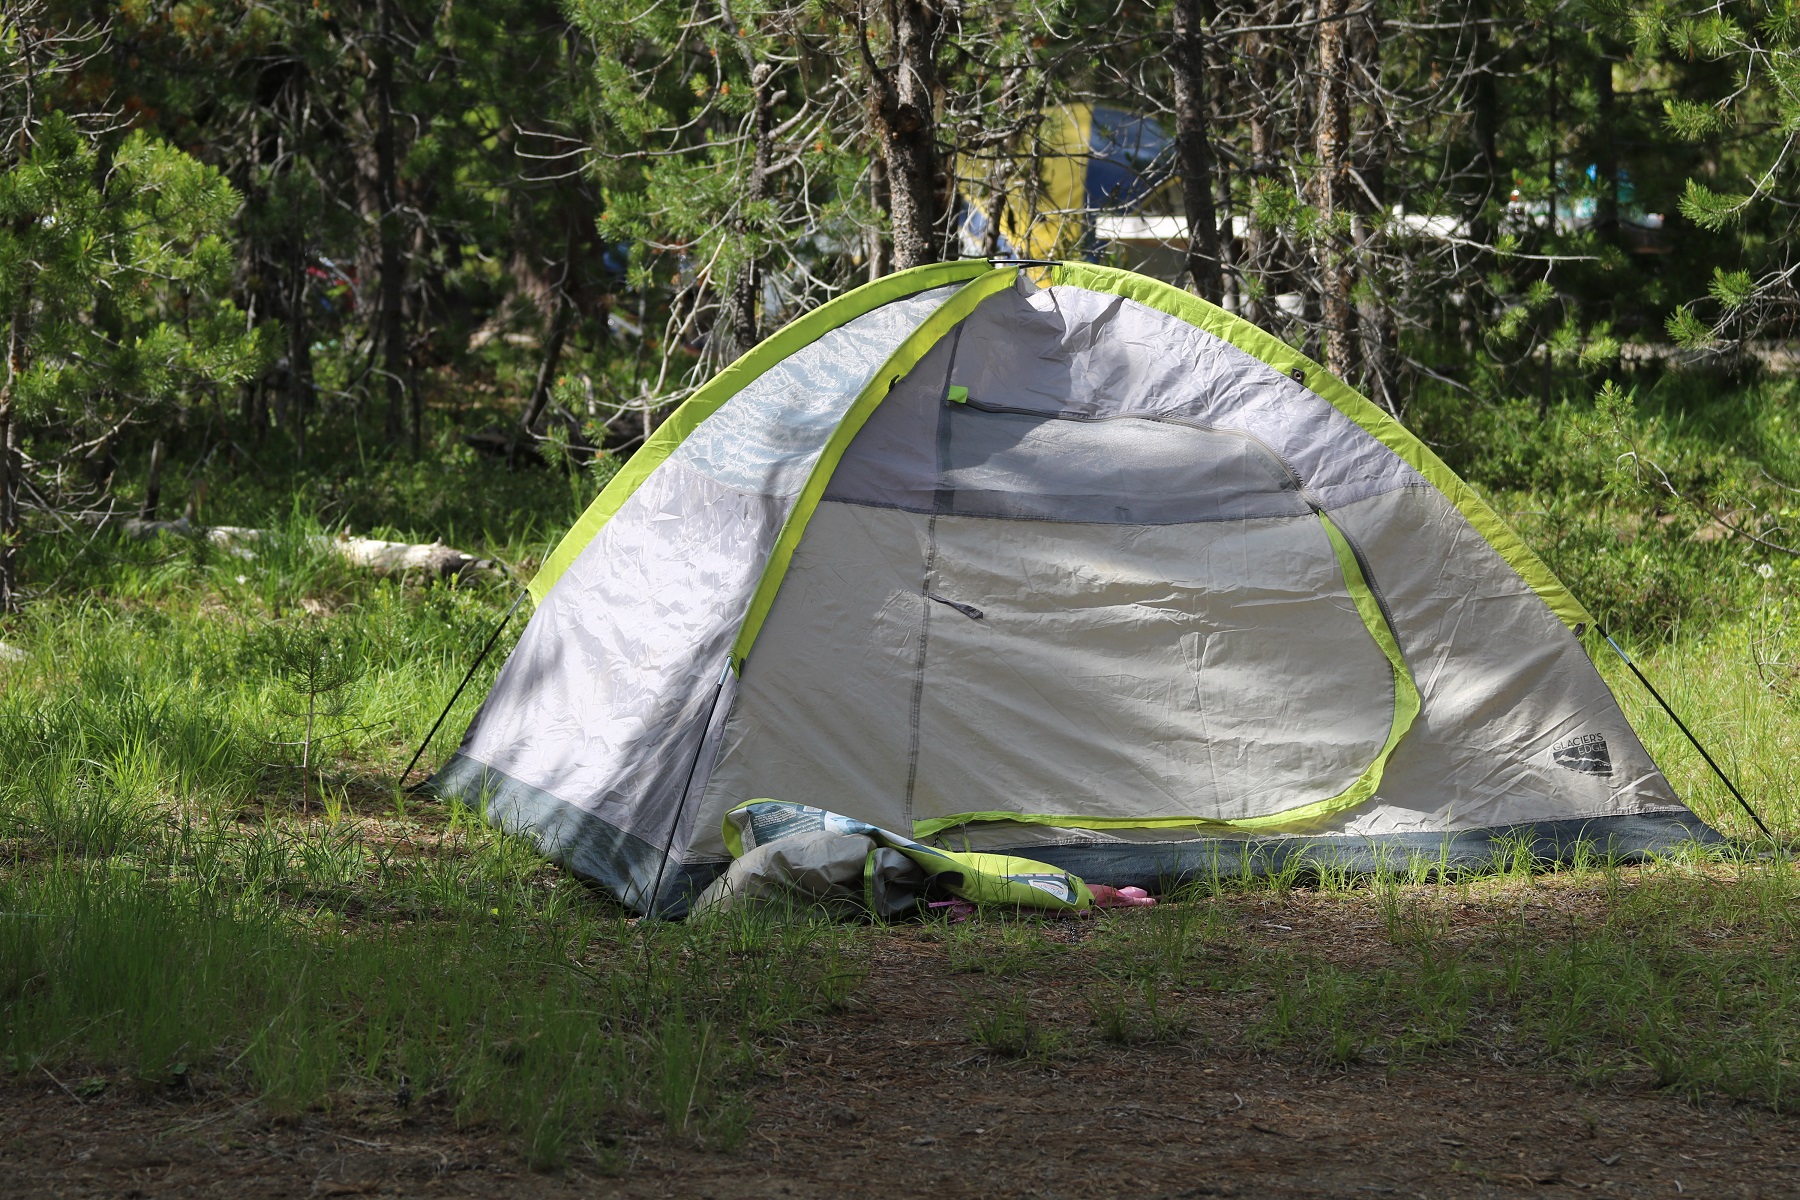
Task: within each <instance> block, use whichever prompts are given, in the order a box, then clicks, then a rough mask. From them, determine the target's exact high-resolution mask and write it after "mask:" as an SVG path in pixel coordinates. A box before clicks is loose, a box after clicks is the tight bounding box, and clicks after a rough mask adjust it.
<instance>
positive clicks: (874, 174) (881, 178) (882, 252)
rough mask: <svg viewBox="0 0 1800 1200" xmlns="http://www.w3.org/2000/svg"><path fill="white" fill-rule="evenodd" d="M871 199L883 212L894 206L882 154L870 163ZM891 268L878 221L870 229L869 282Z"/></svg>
mask: <svg viewBox="0 0 1800 1200" xmlns="http://www.w3.org/2000/svg"><path fill="white" fill-rule="evenodd" d="M869 199H870V200H871V201H873V202H874V204H875V207H876V208H878V209H880V210H881V211H882V212H887V211H888V209H889V208H891V207H892V205H891V204H890V202H889V198H888V185H887V159H885V158H883V157H882V156H881V155H880V154H877V155H875V157H874V160H873V161H871V162H870V163H869ZM891 270H893V262H892V260H891V259H890V258H889V257H888V239H887V237H886V236H885V235H884V234H883V233H882V232H881V225H880V223H879V222H878V223H876V224H875V225H874V226H873V227H871V228H870V230H869V282H871V283H873V282H874V281H875V280H877V279H880V278H881V277H882V276H883V275H886V274H887V273H888V272H889V271H891Z"/></svg>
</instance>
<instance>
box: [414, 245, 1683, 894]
mask: <svg viewBox="0 0 1800 1200" xmlns="http://www.w3.org/2000/svg"><path fill="white" fill-rule="evenodd" d="M640 460H642V461H641V462H640ZM532 592H533V595H534V597H535V598H536V599H537V601H538V607H537V611H536V612H535V614H534V615H533V617H532V620H531V622H530V624H529V626H528V627H527V629H526V630H525V633H524V634H523V636H522V637H521V639H520V642H519V645H518V647H517V649H516V650H515V651H514V652H513V654H512V656H511V658H510V659H509V660H508V662H507V663H506V665H505V666H504V668H503V669H502V670H501V672H500V676H499V678H498V680H497V681H496V683H495V685H494V688H493V690H492V692H491V693H490V695H489V697H488V699H487V702H486V703H485V704H484V706H483V707H482V709H481V711H480V713H479V714H478V715H477V717H476V718H475V720H474V722H473V723H472V724H471V726H470V728H469V731H468V734H467V736H466V737H465V739H464V741H463V743H462V746H461V748H460V749H459V751H458V752H457V754H456V755H455V756H454V757H453V758H452V760H451V762H450V763H449V764H448V765H447V766H446V767H445V769H444V770H443V771H442V772H440V774H439V775H438V777H437V780H436V786H437V788H438V790H439V791H440V792H441V793H443V794H446V795H456V796H460V797H462V798H463V799H465V800H467V801H468V802H470V803H478V804H481V805H483V806H484V807H485V811H486V813H487V814H488V816H489V818H490V819H491V820H493V821H495V822H497V823H499V824H501V825H502V826H504V827H506V828H509V829H513V830H515V831H518V832H521V833H524V834H526V835H528V836H531V837H533V838H534V839H535V840H536V841H537V843H538V844H539V845H540V846H541V847H542V848H543V849H544V851H545V852H546V853H547V854H550V855H552V856H554V857H557V858H558V859H560V860H561V861H563V862H565V863H567V864H568V865H569V866H570V867H571V868H572V869H574V870H576V871H577V872H579V873H581V874H583V875H586V876H588V877H591V878H593V879H595V880H597V881H599V882H601V883H602V884H604V885H605V886H607V887H608V888H610V889H611V890H612V891H613V893H614V894H615V895H617V896H618V897H619V898H620V899H621V900H623V901H624V902H625V903H626V904H628V905H630V906H632V907H633V908H635V909H637V910H639V911H651V910H654V911H656V912H660V913H665V914H674V913H678V912H681V911H683V910H684V909H685V908H686V907H687V905H688V904H689V903H690V901H691V899H692V898H693V897H694V896H696V895H698V894H699V893H700V891H702V890H703V889H704V888H705V887H706V886H707V884H709V883H710V882H711V881H712V880H713V879H714V878H715V877H717V876H718V875H719V874H720V872H721V871H723V870H724V868H725V867H726V865H727V864H728V863H729V862H730V860H731V852H730V849H729V848H728V846H727V841H726V838H727V828H726V816H727V814H728V813H730V812H732V811H733V810H734V809H737V808H739V807H740V806H742V805H743V804H745V803H746V802H747V801H750V800H752V799H756V798H761V797H774V798H777V799H778V800H781V801H785V802H792V803H796V804H802V805H811V806H815V807H817V808H820V809H825V810H830V811H833V812H837V813H842V814H844V815H846V816H848V817H852V818H855V819H857V820H860V821H866V822H868V823H869V824H870V825H873V826H876V827H879V828H881V829H886V830H894V831H897V832H899V833H903V834H905V835H909V836H910V837H912V838H915V839H918V840H919V841H920V842H923V843H927V844H931V845H936V846H939V847H943V848H954V849H957V850H967V851H985V852H994V853H1001V854H1016V855H1020V856H1024V857H1027V858H1030V859H1033V860H1037V861H1040V862H1043V863H1048V864H1050V865H1052V866H1054V867H1056V868H1059V869H1062V870H1066V871H1069V872H1071V873H1073V874H1075V875H1077V876H1080V877H1082V878H1084V879H1086V880H1088V881H1089V882H1092V883H1105V884H1110V885H1113V886H1140V887H1148V888H1155V887H1158V886H1166V885H1168V884H1169V883H1170V882H1172V881H1176V880H1181V879H1188V878H1194V877H1196V876H1200V875H1207V874H1213V873H1220V874H1235V873H1238V872H1240V871H1245V870H1250V871H1256V870H1270V869H1276V868H1278V867H1280V866H1281V864H1282V863H1283V862H1285V861H1286V860H1287V859H1289V858H1290V857H1292V856H1294V855H1305V856H1308V857H1310V858H1312V859H1314V860H1316V861H1321V862H1325V861H1329V862H1332V863H1334V864H1336V865H1339V866H1343V867H1349V868H1358V867H1361V868H1370V867H1374V866H1377V865H1379V864H1382V863H1386V864H1389V865H1401V864H1404V863H1405V862H1406V861H1407V860H1408V859H1413V858H1419V857H1423V858H1427V859H1430V860H1432V861H1434V862H1441V863H1444V864H1446V865H1449V864H1452V863H1455V862H1464V861H1469V860H1479V859H1486V858H1487V857H1489V855H1490V854H1491V853H1492V849H1493V847H1492V843H1493V842H1494V841H1495V840H1497V839H1511V840H1513V841H1514V842H1517V841H1519V840H1524V841H1526V842H1529V844H1530V849H1531V850H1532V851H1533V852H1534V853H1536V854H1537V855H1539V856H1541V857H1546V858H1555V857H1558V856H1561V855H1564V854H1567V853H1568V852H1570V850H1571V848H1572V847H1573V846H1574V845H1576V844H1577V843H1578V842H1582V841H1586V842H1590V843H1592V844H1593V845H1594V846H1595V847H1596V848H1598V849H1599V850H1600V851H1601V852H1611V853H1616V854H1625V855H1633V854H1642V853H1644V852H1646V851H1657V850H1662V849H1666V848H1668V847H1670V846H1672V845H1674V844H1676V843H1678V842H1682V841H1687V840H1691V839H1699V840H1716V839H1717V835H1716V834H1715V833H1713V832H1712V831H1711V830H1710V829H1709V828H1707V826H1706V825H1705V824H1704V823H1702V822H1701V821H1699V820H1698V819H1697V818H1696V817H1695V816H1694V815H1693V814H1692V813H1691V812H1689V811H1688V809H1687V808H1686V807H1685V806H1683V805H1682V803H1681V802H1680V800H1679V799H1678V798H1677V797H1676V795H1675V793H1674V791H1673V790H1672V789H1671V788H1670V786H1669V784H1668V781H1667V780H1666V779H1665V778H1664V777H1663V775H1662V773H1661V772H1660V771H1659V770H1658V768H1657V766H1656V764H1655V763H1654V762H1652V761H1651V759H1650V756H1649V755H1648V753H1647V752H1646V751H1645V750H1644V747H1643V745H1642V744H1641V742H1640V741H1639V739H1638V738H1637V735H1636V734H1635V733H1634V732H1633V730H1632V728H1631V726H1630V723H1629V722H1628V721H1627V720H1626V718H1625V716H1624V714H1623V712H1622V711H1621V710H1620V708H1619V705H1618V703H1617V701H1616V700H1615V699H1614V697H1613V695H1612V694H1611V692H1610V691H1609V689H1608V688H1607V686H1606V684H1605V682H1604V681H1603V680H1602V679H1601V677H1600V675H1599V673H1598V672H1597V671H1596V670H1595V668H1594V665H1593V663H1592V661H1591V660H1590V659H1589V657H1588V654H1587V651H1586V650H1585V649H1584V647H1583V644H1582V641H1581V635H1582V634H1583V633H1584V632H1586V630H1587V629H1588V628H1589V626H1590V624H1591V621H1592V618H1591V617H1590V616H1589V615H1588V614H1587V613H1586V611H1585V610H1584V609H1583V608H1582V607H1581V605H1580V604H1579V603H1578V602H1577V601H1576V600H1575V599H1574V597H1572V596H1571V595H1570V594H1569V593H1568V591H1567V589H1566V588H1564V587H1563V585H1562V584H1561V583H1560V582H1559V581H1558V580H1556V578H1555V577H1554V576H1553V575H1552V574H1551V573H1550V572H1549V570H1548V569H1547V568H1546V567H1545V566H1544V565H1543V563H1542V562H1541V561H1539V560H1538V559H1537V558H1536V557H1535V556H1534V555H1533V554H1532V553H1531V552H1530V551H1529V550H1528V549H1527V548H1526V547H1525V546H1524V545H1523V544H1522V543H1521V542H1520V541H1519V540H1518V538H1517V537H1516V535H1514V534H1513V533H1512V531H1511V530H1510V529H1508V528H1507V527H1506V526H1505V524H1504V523H1503V522H1502V521H1500V519H1499V518H1498V517H1497V516H1495V515H1494V513H1493V512H1492V511H1491V510H1489V509H1488V508H1487V507H1486V505H1485V504H1483V503H1482V502H1481V500H1480V499H1479V498H1478V497H1476V496H1475V494H1474V493H1473V492H1472V491H1471V490H1470V489H1469V488H1468V487H1467V485H1466V484H1464V483H1463V482H1462V481H1461V480H1460V479H1458V478H1456V476H1455V475H1454V474H1453V473H1452V472H1450V471H1449V470H1448V468H1446V467H1445V466H1444V465H1443V464H1442V463H1441V462H1440V461H1439V460H1438V459H1437V458H1436V457H1435V456H1434V455H1432V454H1431V452H1430V451H1429V450H1428V449H1426V448H1425V447H1424V446H1423V445H1422V444H1420V443H1419V442H1418V441H1417V439H1415V438H1413V437H1412V436H1411V435H1410V434H1408V433H1407V432H1406V431H1405V430H1404V429H1402V428H1401V427H1400V426H1399V425H1398V424H1397V423H1396V422H1394V421H1393V420H1392V418H1390V417H1389V416H1388V415H1387V414H1385V413H1383V412H1381V411H1380V410H1378V409H1376V408H1375V407H1374V406H1373V405H1371V404H1370V403H1369V402H1368V401H1367V400H1365V399H1363V398H1362V397H1361V396H1358V395H1357V394H1356V393H1354V392H1353V391H1351V389H1349V388H1348V387H1347V386H1346V385H1345V384H1343V383H1342V381H1340V380H1337V379H1335V378H1334V377H1332V376H1331V375H1330V374H1329V373H1327V372H1326V371H1324V370H1323V369H1322V368H1320V367H1319V366H1318V365H1317V364H1315V363H1312V362H1310V361H1308V360H1307V359H1305V358H1304V357H1303V356H1301V355H1299V354H1298V353H1297V352H1296V351H1294V350H1293V349H1292V348H1291V347H1288V346H1286V345H1285V344H1283V343H1281V342H1279V341H1277V340H1275V339H1274V338H1272V337H1270V336H1269V335H1268V334H1266V333H1264V332H1263V331H1261V330H1258V329H1256V328H1255V327H1253V326H1250V325H1248V324H1247V323H1245V322H1243V321H1241V320H1239V319H1237V318H1235V317H1232V316H1231V315H1230V314H1228V313H1226V312H1224V311H1223V310H1221V309H1218V308H1216V307H1213V306H1211V305H1208V304H1205V303H1204V302H1202V301H1199V300H1197V299H1195V298H1194V297H1192V296H1190V295H1188V294H1187V293H1184V292H1180V291H1178V290H1176V289H1174V288H1171V287H1168V286H1167V285H1164V284H1160V283H1157V282H1155V281H1154V280H1150V279H1147V278H1144V277H1142V276H1138V275H1133V274H1130V273H1128V272H1123V271H1115V270H1109V269H1106V268H1101V267H1094V266H1089V265H1085V264H1072V263H1071V264H1063V265H1061V266H1059V267H1056V268H1052V269H1050V270H1048V271H1045V272H1042V273H1040V274H1039V275H1038V277H1036V278H1034V277H1033V274H1032V273H1031V272H1026V271H1022V270H1020V269H1018V268H1013V267H1001V268H988V267H987V265H986V264H985V263H969V262H960V263H947V264H941V265H938V266H934V267H924V268H919V269H917V270H914V271H908V272H902V273H900V274H898V275H894V276H889V277H887V278H886V279H883V280H880V281H877V282H876V283H874V284H870V285H868V286H867V287H865V288H861V289H858V290H857V291H855V292H851V293H848V294H846V295H845V296H843V297H840V298H839V299H837V300H836V301H833V302H832V303H831V304H828V305H826V306H824V307H823V308H822V309H820V310H818V311H816V312H814V313H812V314H809V315H808V316H807V317H805V318H803V319H802V320H801V321H799V322H796V323H795V325H793V326H790V327H789V328H788V329H787V330H784V331H783V332H782V333H781V334H777V335H776V337H775V338H773V339H771V341H770V342H769V343H767V344H765V346H764V347H759V348H758V350H756V351H752V353H751V354H750V355H748V356H746V358H745V359H744V360H742V361H741V362H740V363H739V364H736V365H734V367H732V368H730V369H728V371H726V372H725V373H723V374H722V375H721V376H720V377H719V379H718V380H715V381H714V383H713V384H709V385H708V387H707V388H703V389H702V390H701V392H700V393H697V394H696V395H695V397H694V398H693V399H691V400H690V401H689V402H688V404H687V405H685V406H684V407H683V409H681V410H679V411H678V412H677V413H676V414H675V415H674V417H672V418H671V419H670V421H669V422H668V423H667V425H665V427H664V432H659V434H658V438H657V439H653V445H650V446H646V448H645V449H644V450H641V451H640V452H639V454H638V456H636V457H634V459H633V460H632V463H631V464H628V467H627V469H626V471H623V472H621V474H620V477H619V478H618V479H616V480H615V481H614V483H613V484H611V485H609V487H608V488H607V489H606V492H605V493H603V494H602V496H601V497H600V498H599V499H598V500H596V501H595V504H594V506H593V508H592V509H590V511H589V513H588V514H586V515H584V517H583V518H582V521H581V522H579V523H578V524H577V525H576V527H575V528H574V529H573V530H571V532H570V534H569V536H568V537H567V538H565V539H564V542H563V544H562V545H561V546H559V547H558V548H557V550H556V551H555V553H553V554H552V555H551V557H550V558H549V560H547V562H546V564H545V567H544V570H543V571H541V572H540V573H539V576H538V578H537V579H535V580H534V581H533V584H532ZM665 848H666V849H667V851H668V855H667V859H666V861H665V857H664V852H665ZM658 879H660V880H661V885H660V889H659V890H658V894H657V895H655V896H652V895H651V892H652V890H653V889H657V880H658Z"/></svg>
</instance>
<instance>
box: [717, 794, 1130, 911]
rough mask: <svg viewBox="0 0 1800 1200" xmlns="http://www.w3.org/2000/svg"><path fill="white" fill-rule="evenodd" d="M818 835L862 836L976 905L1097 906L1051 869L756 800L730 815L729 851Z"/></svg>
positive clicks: (1076, 883) (1075, 881) (1076, 882)
mask: <svg viewBox="0 0 1800 1200" xmlns="http://www.w3.org/2000/svg"><path fill="white" fill-rule="evenodd" d="M816 830H825V831H829V832H832V833H855V834H861V835H862V836H864V837H867V838H871V839H873V840H874V841H875V843H876V844H877V845H878V846H882V847H885V848H887V849H890V850H897V851H899V852H900V853H901V854H904V855H906V857H907V858H909V859H911V860H912V861H913V862H914V863H915V864H916V865H917V866H918V867H919V869H920V870H922V871H924V872H925V874H926V875H927V876H929V877H931V878H933V879H934V880H935V881H936V882H937V883H938V884H939V885H940V886H942V887H943V889H944V890H945V891H947V892H949V893H950V894H951V895H952V896H956V897H959V898H960V899H963V900H967V901H969V902H970V903H973V904H1004V905H1011V906H1013V907H1017V908H1041V909H1047V910H1049V911H1052V912H1081V911H1083V910H1085V909H1087V908H1089V907H1091V906H1092V905H1093V902H1094V896H1093V893H1092V892H1090V891H1089V890H1088V886H1087V884H1085V883H1083V882H1082V881H1081V880H1080V879H1079V878H1077V877H1076V876H1074V875H1071V874H1069V873H1068V872H1067V871H1064V870H1061V869H1059V868H1057V867H1053V866H1050V865H1048V864H1047V863H1041V862H1035V861H1033V860H1032V859H1029V858H1018V857H1016V856H1014V855H1011V854H984V853H979V852H975V851H966V850H940V849H938V848H937V847H935V846H927V845H924V844H922V843H920V842H915V841H913V840H912V839H911V838H908V837H902V836H900V835H899V834H897V833H892V832H889V831H888V830H886V829H881V828H879V827H877V826H874V825H870V824H869V823H868V822H866V821H858V820H856V819H855V818H853V817H846V816H842V815H840V814H838V813H834V812H831V811H829V810H827V809H823V808H815V807H813V806H812V805H808V804H792V803H789V802H787V801H785V800H751V801H748V802H746V803H744V804H740V805H738V807H736V808H734V809H732V810H731V811H730V812H728V813H726V814H725V845H726V847H727V848H728V849H730V851H731V853H732V854H733V855H734V856H737V857H741V856H743V855H744V854H746V853H747V852H749V851H751V850H754V849H755V848H756V847H758V846H763V845H767V844H768V843H770V842H773V841H777V840H779V839H781V838H784V837H791V836H793V835H794V834H797V833H811V832H813V831H816ZM871 861H873V856H872V855H871Z"/></svg>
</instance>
